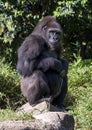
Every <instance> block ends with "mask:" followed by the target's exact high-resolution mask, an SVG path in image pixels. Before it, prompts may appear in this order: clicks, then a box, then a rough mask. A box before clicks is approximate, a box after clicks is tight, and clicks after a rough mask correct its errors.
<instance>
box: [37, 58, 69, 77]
mask: <svg viewBox="0 0 92 130" xmlns="http://www.w3.org/2000/svg"><path fill="white" fill-rule="evenodd" d="M38 69H41V70H42V71H43V72H46V71H47V70H48V69H52V70H54V71H56V72H58V73H59V74H60V76H61V77H65V76H66V75H67V73H68V62H67V61H66V60H64V59H56V58H53V57H47V58H44V59H42V60H41V61H40V62H39V64H38Z"/></svg>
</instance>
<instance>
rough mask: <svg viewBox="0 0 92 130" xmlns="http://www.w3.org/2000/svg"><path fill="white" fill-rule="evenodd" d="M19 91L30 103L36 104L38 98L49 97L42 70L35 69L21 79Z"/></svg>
mask: <svg viewBox="0 0 92 130" xmlns="http://www.w3.org/2000/svg"><path fill="white" fill-rule="evenodd" d="M21 91H22V93H23V95H24V96H25V97H26V98H27V100H28V102H29V103H30V105H32V104H36V103H37V102H39V100H40V99H42V98H44V100H45V97H49V93H50V91H49V87H48V82H47V79H46V77H45V75H44V73H43V72H41V71H35V72H34V73H33V74H32V76H30V77H27V78H24V79H22V82H21Z"/></svg>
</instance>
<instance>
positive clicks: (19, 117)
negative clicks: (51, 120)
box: [0, 108, 34, 121]
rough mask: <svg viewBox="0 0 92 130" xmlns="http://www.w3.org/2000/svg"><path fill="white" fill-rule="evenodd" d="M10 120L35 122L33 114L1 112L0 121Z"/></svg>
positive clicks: (9, 110)
mask: <svg viewBox="0 0 92 130" xmlns="http://www.w3.org/2000/svg"><path fill="white" fill-rule="evenodd" d="M8 120H31V121H34V118H33V116H32V114H31V113H30V114H29V113H21V114H19V113H17V112H14V111H13V110H11V109H9V108H8V109H2V110H0V121H8Z"/></svg>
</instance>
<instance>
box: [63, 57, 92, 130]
mask: <svg viewBox="0 0 92 130" xmlns="http://www.w3.org/2000/svg"><path fill="white" fill-rule="evenodd" d="M68 78H69V80H68V85H69V91H68V94H67V97H66V101H65V102H66V104H67V106H68V108H69V109H70V110H69V113H71V114H72V115H74V118H75V130H92V61H91V60H85V61H82V60H81V59H80V58H78V59H77V61H74V63H73V64H72V65H70V67H69V73H68Z"/></svg>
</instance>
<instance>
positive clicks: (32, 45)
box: [17, 16, 68, 106]
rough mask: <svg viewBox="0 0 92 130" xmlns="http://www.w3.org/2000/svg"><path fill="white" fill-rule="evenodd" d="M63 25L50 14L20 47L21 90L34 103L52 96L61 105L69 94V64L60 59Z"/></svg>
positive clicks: (18, 65) (54, 102) (55, 103)
mask: <svg viewBox="0 0 92 130" xmlns="http://www.w3.org/2000/svg"><path fill="white" fill-rule="evenodd" d="M61 33H62V30H61V27H60V25H59V24H58V23H57V21H56V19H55V18H53V17H52V16H47V17H45V18H43V20H42V21H40V22H39V23H38V24H37V26H36V27H35V29H34V31H33V32H32V34H31V35H29V36H28V37H27V38H26V39H25V40H24V42H23V44H22V45H21V47H20V48H19V49H18V63H17V70H18V72H19V73H20V75H22V77H23V78H22V82H21V91H22V93H23V95H24V96H25V97H26V98H27V100H28V102H29V103H30V104H35V103H36V102H39V101H40V100H41V99H44V100H46V99H49V100H50V102H51V103H52V104H54V105H57V106H61V104H62V103H63V100H64V98H65V95H66V93H67V72H68V63H67V61H66V60H64V59H61V58H60V53H61V47H62V45H61Z"/></svg>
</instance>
